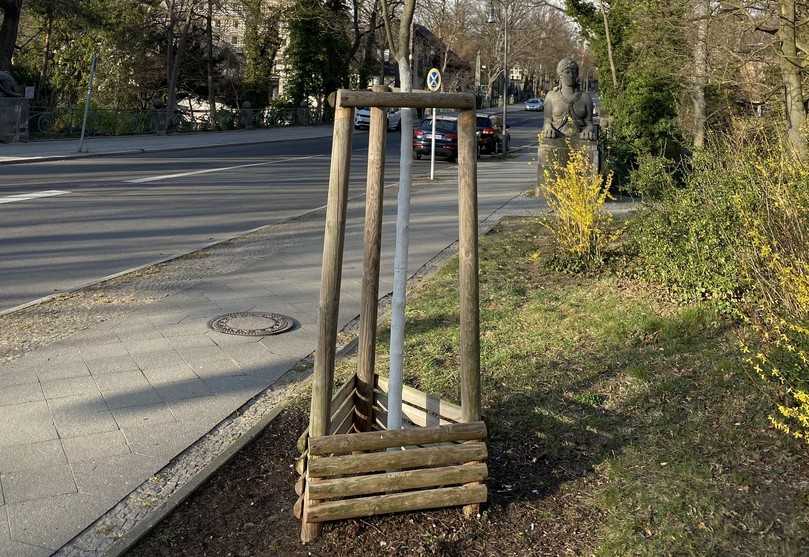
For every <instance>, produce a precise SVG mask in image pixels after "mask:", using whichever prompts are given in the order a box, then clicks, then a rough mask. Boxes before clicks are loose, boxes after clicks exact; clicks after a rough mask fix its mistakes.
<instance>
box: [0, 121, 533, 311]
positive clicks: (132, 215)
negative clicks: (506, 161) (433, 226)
mask: <svg viewBox="0 0 809 557" xmlns="http://www.w3.org/2000/svg"><path fill="white" fill-rule="evenodd" d="M541 122H542V116H541V114H535V113H527V112H522V111H517V112H513V113H511V117H510V126H511V127H512V130H511V131H512V148H517V149H519V148H526V147H527V146H528V145H530V144H533V143H534V142H535V137H536V132H537V130H538V128H539V126H540V125H541ZM330 144H331V141H330V139H328V138H327V139H312V140H299V141H291V142H287V143H264V144H255V145H241V146H233V147H218V148H211V149H195V150H187V151H172V152H168V153H165V154H162V155H161V154H142V155H130V156H120V157H99V158H86V159H77V160H72V161H60V162H50V163H32V164H20V165H9V166H4V167H0V311H1V310H3V309H8V308H11V307H14V306H17V305H19V304H23V303H26V302H28V301H31V300H34V299H36V298H39V297H42V296H46V295H48V294H53V293H55V292H59V291H62V290H69V289H72V288H75V287H77V286H80V285H82V284H86V283H89V282H92V281H94V280H98V279H100V278H102V277H104V276H107V275H110V274H113V273H117V272H120V271H123V270H126V269H129V268H132V267H135V266H138V265H143V264H145V263H149V262H152V261H155V260H157V259H160V258H163V257H167V256H171V255H176V254H180V253H184V252H187V251H190V250H193V249H195V248H199V247H201V246H203V245H205V244H207V243H210V242H212V241H216V240H220V239H225V238H228V237H231V236H233V235H236V234H238V233H240V232H244V231H247V230H250V229H253V228H256V227H258V226H262V225H265V224H271V223H275V222H280V221H283V220H285V219H288V218H290V217H293V216H297V215H300V214H302V213H304V212H307V211H310V210H313V209H316V208H318V207H321V206H323V205H324V204H325V203H326V194H327V188H326V186H327V183H328V174H329V154H330V150H331V145H330ZM353 153H354V158H353V161H352V169H351V177H352V178H351V184H350V194H351V196H356V195H361V194H362V191H363V190H364V184H365V173H366V168H365V165H366V156H365V155H366V153H367V132H365V131H357V132H356V133H355V134H354V143H353ZM398 153H399V135H398V133H390V134H389V136H388V144H387V159H388V164H387V165H386V181H387V183H389V184H391V183H395V181H396V179H397V177H398ZM480 164H481V165H497V164H502V163H501V162H500V160H499V159H498V158H496V157H486V156H484V157H483V159H482V160H481V161H480ZM452 167H454V164H453V163H448V162H445V161H439V162H438V163H437V168H438V169H439V170H441V169H447V168H452ZM414 168H415V172H416V173H417V174H421V175H425V174H427V173H428V172H429V161H424V160H422V161H414ZM480 188H481V189H484V188H485V184H480Z"/></svg>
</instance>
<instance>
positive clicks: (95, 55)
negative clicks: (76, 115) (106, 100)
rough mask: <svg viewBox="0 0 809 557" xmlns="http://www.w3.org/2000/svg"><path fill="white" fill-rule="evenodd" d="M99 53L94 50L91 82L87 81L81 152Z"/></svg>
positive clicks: (80, 150) (80, 140) (80, 141)
mask: <svg viewBox="0 0 809 557" xmlns="http://www.w3.org/2000/svg"><path fill="white" fill-rule="evenodd" d="M97 60H98V53H96V52H93V63H92V65H91V66H90V82H89V83H87V99H86V100H85V101H84V120H82V123H81V139H79V153H81V152H83V151H84V132H85V130H86V129H87V116H88V115H89V114H90V100H92V98H93V79H95V76H96V61H97Z"/></svg>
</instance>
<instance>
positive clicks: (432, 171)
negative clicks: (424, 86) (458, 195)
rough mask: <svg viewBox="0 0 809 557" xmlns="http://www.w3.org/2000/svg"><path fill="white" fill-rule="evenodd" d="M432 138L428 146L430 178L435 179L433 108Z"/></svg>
mask: <svg viewBox="0 0 809 557" xmlns="http://www.w3.org/2000/svg"><path fill="white" fill-rule="evenodd" d="M432 110H433V136H432V137H433V138H432V141H431V143H432V145H431V146H430V180H434V179H435V109H434V108H433V109H432Z"/></svg>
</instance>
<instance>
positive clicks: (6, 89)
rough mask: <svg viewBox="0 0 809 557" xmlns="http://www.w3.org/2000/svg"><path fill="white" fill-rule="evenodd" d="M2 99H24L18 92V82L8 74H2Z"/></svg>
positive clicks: (0, 94) (0, 76)
mask: <svg viewBox="0 0 809 557" xmlns="http://www.w3.org/2000/svg"><path fill="white" fill-rule="evenodd" d="M0 97H15V98H16V97H22V95H21V94H20V93H18V92H17V80H15V79H14V77H13V76H12V75H11V74H10V73H8V72H0Z"/></svg>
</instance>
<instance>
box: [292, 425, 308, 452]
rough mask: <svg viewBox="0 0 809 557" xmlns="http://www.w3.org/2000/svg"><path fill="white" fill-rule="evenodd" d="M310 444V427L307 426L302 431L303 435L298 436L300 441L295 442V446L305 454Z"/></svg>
mask: <svg viewBox="0 0 809 557" xmlns="http://www.w3.org/2000/svg"><path fill="white" fill-rule="evenodd" d="M308 444H309V428H308V427H307V428H306V429H305V430H303V433H301V436H300V437H298V442H297V443H295V446H296V447H297V448H298V452H299V453H301V454H303V453H305V452H306V447H307V445H308Z"/></svg>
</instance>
